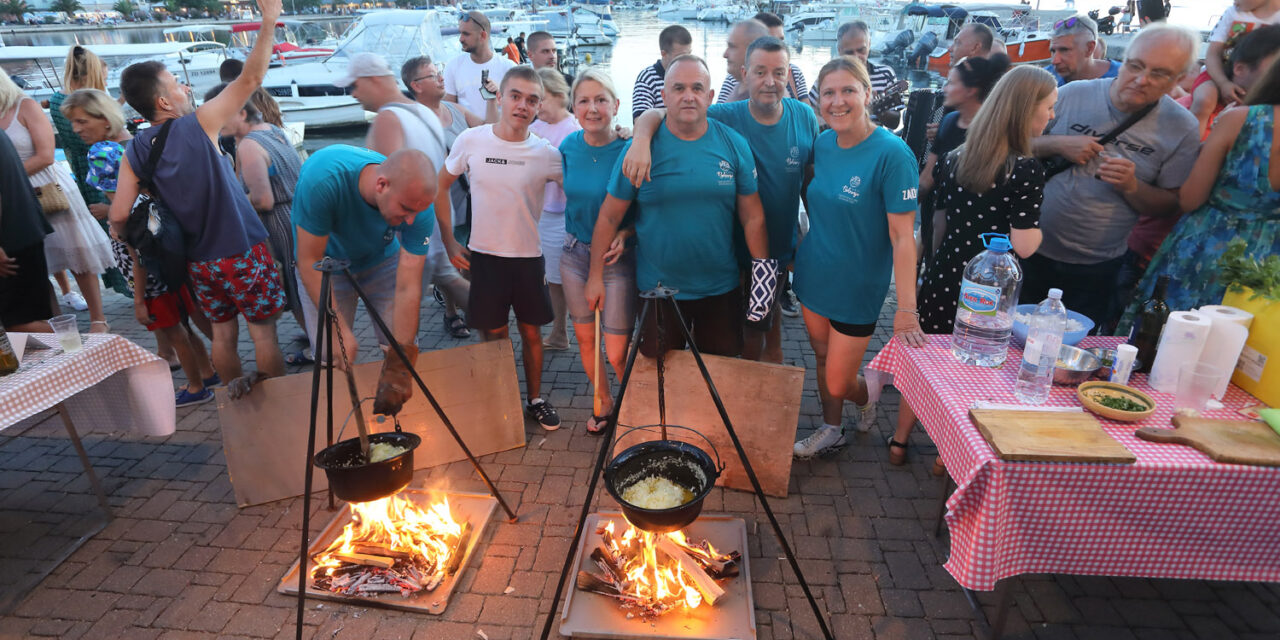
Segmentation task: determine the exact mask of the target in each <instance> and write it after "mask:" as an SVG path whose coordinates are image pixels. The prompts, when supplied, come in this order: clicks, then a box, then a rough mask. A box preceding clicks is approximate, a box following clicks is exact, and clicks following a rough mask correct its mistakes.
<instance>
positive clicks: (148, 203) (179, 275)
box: [124, 120, 187, 291]
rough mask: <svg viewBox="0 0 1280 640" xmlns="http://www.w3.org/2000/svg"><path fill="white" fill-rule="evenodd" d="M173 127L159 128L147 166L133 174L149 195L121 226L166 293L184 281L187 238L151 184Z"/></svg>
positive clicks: (146, 267)
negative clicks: (166, 290) (165, 289)
mask: <svg viewBox="0 0 1280 640" xmlns="http://www.w3.org/2000/svg"><path fill="white" fill-rule="evenodd" d="M172 124H173V120H169V121H168V122H165V123H164V124H163V125H161V126H160V133H158V134H156V137H155V139H154V140H153V141H152V143H151V153H150V154H148V155H147V162H146V164H145V165H143V166H142V168H141V169H140V170H139V171H137V172H136V173H137V176H138V186H139V187H140V188H142V189H146V190H147V192H148V195H142V196H140V197H139V198H138V200H137V202H135V203H134V205H133V210H131V211H130V212H129V219H128V220H126V221H125V224H124V237H125V242H127V243H129V246H131V247H133V249H134V250H135V251H137V252H138V260H139V261H140V262H142V267H143V268H144V269H146V270H147V273H149V274H152V275H154V276H155V277H156V279H157V280H159V281H160V282H161V283H163V284H164V286H165V287H166V288H168V289H169V291H177V290H178V289H179V288H181V287H182V285H183V284H184V283H185V282H186V281H187V246H186V239H185V238H184V237H183V233H182V227H181V226H179V225H178V219H177V217H175V216H174V215H173V211H172V210H170V209H169V207H168V206H166V205H165V203H164V201H163V200H161V199H160V195H159V194H158V193H156V189H155V183H154V182H153V181H152V178H153V177H155V172H156V164H158V163H159V162H160V156H161V154H163V153H164V145H165V141H166V140H168V138H169V127H170V125H172Z"/></svg>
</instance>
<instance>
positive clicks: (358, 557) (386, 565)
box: [333, 551, 396, 569]
mask: <svg viewBox="0 0 1280 640" xmlns="http://www.w3.org/2000/svg"><path fill="white" fill-rule="evenodd" d="M333 557H335V558H337V559H339V560H341V561H343V562H350V563H351V564H359V565H364V566H366V567H378V568H379V569H390V568H391V567H392V566H393V565H395V563H396V561H395V558H388V557H386V556H375V555H369V554H366V553H354V552H353V553H343V552H341V551H335V552H334V553H333Z"/></svg>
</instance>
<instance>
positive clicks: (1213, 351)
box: [1200, 307, 1249, 400]
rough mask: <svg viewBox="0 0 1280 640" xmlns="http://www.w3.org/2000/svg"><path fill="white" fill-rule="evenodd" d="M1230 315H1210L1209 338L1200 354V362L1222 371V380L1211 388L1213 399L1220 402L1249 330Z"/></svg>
mask: <svg viewBox="0 0 1280 640" xmlns="http://www.w3.org/2000/svg"><path fill="white" fill-rule="evenodd" d="M1228 308H1230V307H1228ZM1232 316H1233V314H1230V313H1218V314H1210V323H1211V324H1212V326H1210V327H1209V337H1208V339H1206V340H1205V343H1204V349H1203V350H1202V351H1201V352H1200V362H1201V363H1202V364H1208V365H1212V366H1213V367H1215V368H1217V369H1218V370H1219V371H1222V379H1221V380H1219V381H1218V383H1217V384H1215V385H1214V386H1213V397H1215V398H1217V399H1219V400H1221V399H1222V395H1223V394H1225V393H1226V392H1227V385H1228V384H1230V383H1231V374H1232V373H1234V372H1235V370H1236V361H1237V360H1239V359H1240V352H1241V351H1243V350H1244V343H1245V340H1248V339H1249V330H1248V329H1246V328H1245V327H1244V325H1240V324H1237V323H1236V320H1237V319H1238V318H1236V317H1232Z"/></svg>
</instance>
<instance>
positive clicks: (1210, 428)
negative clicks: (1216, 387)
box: [1134, 416, 1280, 467]
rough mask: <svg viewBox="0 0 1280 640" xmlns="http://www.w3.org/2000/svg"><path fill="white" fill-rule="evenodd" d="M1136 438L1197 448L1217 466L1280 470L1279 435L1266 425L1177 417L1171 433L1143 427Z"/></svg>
mask: <svg viewBox="0 0 1280 640" xmlns="http://www.w3.org/2000/svg"><path fill="white" fill-rule="evenodd" d="M1134 435H1135V436H1138V437H1139V438H1142V439H1143V440H1149V441H1151V442H1172V443H1176V444H1185V445H1188V446H1191V447H1195V448H1196V449H1199V450H1200V451H1202V452H1203V453H1204V454H1205V455H1207V456H1209V458H1211V459H1213V460H1215V461H1217V462H1224V463H1227V464H1251V465H1259V466H1264V467H1280V434H1276V432H1275V431H1274V430H1272V429H1271V427H1269V426H1267V425H1266V423H1264V422H1249V421H1244V420H1210V419H1208V418H1192V417H1189V416H1174V417H1173V428H1172V429H1157V428H1155V427H1143V428H1141V429H1138V430H1137V431H1135V432H1134Z"/></svg>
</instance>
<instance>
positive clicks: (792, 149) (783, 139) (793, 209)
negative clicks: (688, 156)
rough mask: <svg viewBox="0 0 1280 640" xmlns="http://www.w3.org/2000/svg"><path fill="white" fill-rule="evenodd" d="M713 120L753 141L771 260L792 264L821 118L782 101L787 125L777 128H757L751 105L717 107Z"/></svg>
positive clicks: (743, 102)
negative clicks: (806, 175)
mask: <svg viewBox="0 0 1280 640" xmlns="http://www.w3.org/2000/svg"><path fill="white" fill-rule="evenodd" d="M707 116H709V117H711V118H714V119H716V120H719V121H720V122H723V123H725V124H727V125H729V128H730V129H733V130H734V131H737V132H738V133H740V134H742V135H743V136H744V137H745V138H746V139H747V144H748V146H750V148H751V155H752V156H753V157H754V158H755V162H756V171H757V172H758V174H759V178H758V179H759V182H760V202H761V203H762V204H763V205H764V217H765V226H766V228H767V229H768V232H769V257H770V258H774V259H776V260H778V261H779V262H782V263H787V262H790V261H791V258H792V256H793V254H794V253H795V241H796V240H795V238H796V233H795V232H796V218H797V217H798V215H799V213H800V189H801V188H802V187H803V186H804V166H805V165H806V164H808V163H809V158H810V157H812V154H813V142H814V140H815V139H816V138H817V137H818V117H817V116H815V115H814V114H813V109H810V108H809V107H808V105H806V104H804V103H803V102H800V101H799V100H794V99H792V98H783V99H782V119H780V120H778V122H777V123H775V124H771V125H763V124H760V123H759V122H756V119H755V118H754V117H752V115H751V109H750V106H749V103H748V101H746V100H739V101H737V102H726V103H724V104H715V105H711V108H710V109H708V110H707ZM740 249H742V250H745V247H743V248H740Z"/></svg>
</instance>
